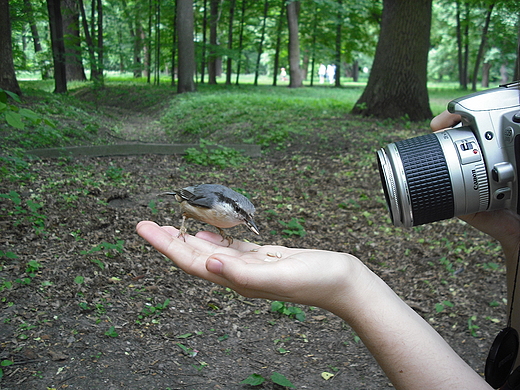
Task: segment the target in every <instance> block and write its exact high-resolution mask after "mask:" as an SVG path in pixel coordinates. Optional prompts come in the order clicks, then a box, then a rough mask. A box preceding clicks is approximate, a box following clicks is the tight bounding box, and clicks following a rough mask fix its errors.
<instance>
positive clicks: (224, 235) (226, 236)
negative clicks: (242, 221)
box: [217, 228, 233, 246]
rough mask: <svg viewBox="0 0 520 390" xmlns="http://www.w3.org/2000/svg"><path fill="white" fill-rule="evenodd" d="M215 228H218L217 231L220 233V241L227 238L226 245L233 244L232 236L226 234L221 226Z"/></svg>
mask: <svg viewBox="0 0 520 390" xmlns="http://www.w3.org/2000/svg"><path fill="white" fill-rule="evenodd" d="M217 229H218V232H219V233H220V235H221V236H222V241H221V242H224V240H227V242H228V245H227V246H230V245H231V244H233V237H231V236H230V235H229V234H227V233H226V232H225V231H224V230H222V229H221V228H217Z"/></svg>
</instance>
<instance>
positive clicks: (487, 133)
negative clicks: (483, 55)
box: [377, 82, 520, 227]
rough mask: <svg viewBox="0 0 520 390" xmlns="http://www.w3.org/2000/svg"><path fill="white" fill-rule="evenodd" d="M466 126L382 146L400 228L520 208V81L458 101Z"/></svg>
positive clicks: (381, 161) (385, 179) (388, 192)
mask: <svg viewBox="0 0 520 390" xmlns="http://www.w3.org/2000/svg"><path fill="white" fill-rule="evenodd" d="M448 111H449V112H451V113H454V114H459V115H460V116H461V117H462V122H461V127H456V128H453V129H448V130H443V131H438V132H435V133H430V134H427V135H423V136H419V137H415V138H410V139H406V140H402V141H398V142H394V143H391V144H388V145H386V146H385V147H384V148H382V149H380V150H379V151H378V152H377V160H378V166H379V173H380V175H381V181H382V183H383V190H384V193H385V198H386V202H387V204H388V209H389V210H390V215H391V218H392V222H393V224H394V225H395V226H404V227H411V226H417V225H422V224H425V223H430V222H435V221H440V220H443V219H448V218H452V217H454V216H458V215H465V214H470V213H475V212H478V211H485V210H497V209H510V210H513V211H515V212H516V213H519V214H520V197H519V192H520V185H519V184H520V183H519V180H518V169H519V167H520V83H519V82H516V83H512V84H507V85H502V86H500V87H499V88H493V89H489V90H486V91H482V92H477V93H474V94H471V95H468V96H464V97H461V98H458V99H455V100H453V101H451V102H450V103H449V104H448Z"/></svg>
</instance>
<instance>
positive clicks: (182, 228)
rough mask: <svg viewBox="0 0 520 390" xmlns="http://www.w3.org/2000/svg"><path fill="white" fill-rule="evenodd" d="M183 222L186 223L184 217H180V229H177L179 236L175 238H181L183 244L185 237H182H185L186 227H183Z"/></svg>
mask: <svg viewBox="0 0 520 390" xmlns="http://www.w3.org/2000/svg"><path fill="white" fill-rule="evenodd" d="M184 222H186V217H185V216H182V223H181V227H180V228H179V234H178V235H177V238H179V237H182V239H183V240H184V242H186V237H184V236H185V235H186V226H184Z"/></svg>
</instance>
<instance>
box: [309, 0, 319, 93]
mask: <svg viewBox="0 0 520 390" xmlns="http://www.w3.org/2000/svg"><path fill="white" fill-rule="evenodd" d="M313 14H314V18H313V22H312V44H311V56H312V59H311V82H310V86H311V87H312V86H314V72H315V71H316V35H317V31H318V7H317V5H316V3H314V12H313Z"/></svg>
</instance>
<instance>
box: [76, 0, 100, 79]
mask: <svg viewBox="0 0 520 390" xmlns="http://www.w3.org/2000/svg"><path fill="white" fill-rule="evenodd" d="M92 1H95V0H92ZM79 12H80V13H81V24H82V25H83V32H84V34H85V42H86V44H87V51H88V59H89V66H90V80H93V81H95V80H96V79H97V77H98V76H97V74H98V69H97V63H96V54H95V53H94V42H93V41H92V35H91V34H90V31H91V28H92V25H91V28H89V26H88V21H87V16H86V15H85V7H84V4H83V0H79Z"/></svg>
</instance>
